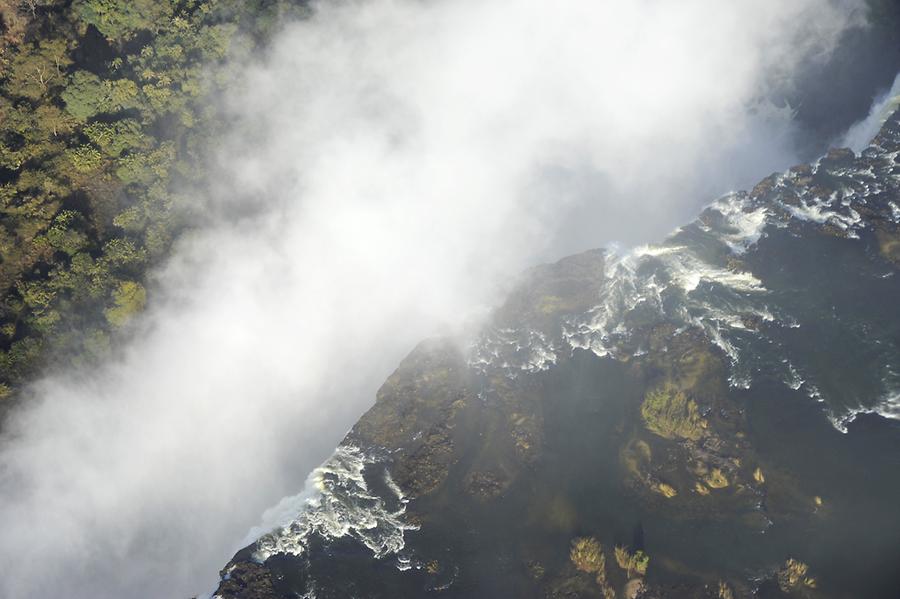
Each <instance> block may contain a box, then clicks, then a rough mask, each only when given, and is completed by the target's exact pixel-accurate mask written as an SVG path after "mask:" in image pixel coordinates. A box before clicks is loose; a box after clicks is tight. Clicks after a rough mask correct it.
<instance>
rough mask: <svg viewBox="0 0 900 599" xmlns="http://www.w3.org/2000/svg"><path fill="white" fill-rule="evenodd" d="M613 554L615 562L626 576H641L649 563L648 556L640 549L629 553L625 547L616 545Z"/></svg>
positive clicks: (645, 571)
mask: <svg viewBox="0 0 900 599" xmlns="http://www.w3.org/2000/svg"><path fill="white" fill-rule="evenodd" d="M615 554H616V563H617V564H619V567H620V568H622V569H623V570H625V574H626V575H627V576H628V577H631V575H632V574H640V575H641V576H643V575H645V574H646V573H647V567H648V566H649V565H650V556H649V555H647V554H646V553H644V552H643V551H641V550H640V549H638V550H637V551H635V552H634V553H631V552H630V551H628V549H626V548H625V547H620V546H617V547H616V551H615Z"/></svg>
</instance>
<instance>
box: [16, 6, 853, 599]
mask: <svg viewBox="0 0 900 599" xmlns="http://www.w3.org/2000/svg"><path fill="white" fill-rule="evenodd" d="M858 22H859V10H858V7H857V5H856V4H855V3H834V2H827V1H825V0H796V1H792V2H784V1H783V0H777V1H776V0H753V1H746V2H721V1H717V0H686V1H684V2H679V3H671V2H663V1H660V0H637V1H633V2H617V3H612V2H595V1H590V2H589V1H572V2H566V3H556V4H551V3H547V2H537V1H529V0H507V1H500V0H478V1H474V0H456V1H454V2H449V1H443V0H435V1H432V2H415V1H412V0H394V1H390V0H371V1H367V2H335V3H327V4H322V5H320V6H318V7H317V8H316V9H315V14H314V16H313V17H312V18H310V19H309V20H308V21H304V22H300V23H293V24H288V25H286V26H285V28H284V31H283V32H282V33H281V34H280V35H279V36H278V38H277V39H275V40H273V41H272V45H271V48H270V49H269V50H268V51H267V53H266V55H265V56H261V57H257V58H256V59H255V60H254V62H252V63H251V64H248V65H246V66H245V71H244V74H245V76H244V78H243V85H242V86H241V88H240V89H236V90H234V92H233V93H232V94H231V95H230V96H229V97H227V98H223V99H222V101H223V102H225V103H226V105H227V106H228V107H229V109H230V111H231V113H232V116H233V119H234V123H233V129H232V134H231V135H229V137H228V139H226V140H225V141H224V142H223V144H222V147H221V148H220V151H219V152H218V153H217V154H216V155H215V156H211V157H210V162H211V163H212V164H213V167H212V169H213V172H214V176H213V177H211V181H210V184H209V194H208V196H206V197H201V196H197V198H196V202H197V203H198V204H201V203H202V208H203V209H202V210H201V212H203V213H205V214H206V217H205V219H204V222H203V225H202V227H201V229H200V230H199V231H198V232H197V233H196V234H193V235H192V236H191V237H190V238H187V239H185V240H183V242H182V243H181V244H180V245H179V247H178V248H177V250H176V252H175V255H174V256H173V258H172V260H171V261H170V263H169V264H167V265H165V266H164V267H163V268H162V269H161V271H160V272H159V273H158V274H157V279H156V285H155V288H154V290H153V293H152V298H151V309H150V311H149V312H148V313H147V314H146V315H145V316H144V318H143V319H142V321H141V322H140V323H138V325H137V327H138V330H137V331H136V332H135V338H134V340H133V341H132V342H130V343H129V344H128V345H127V346H126V347H125V348H124V350H123V351H122V353H121V355H120V356H119V357H118V358H117V360H116V361H114V362H112V363H109V364H107V365H105V366H104V367H103V368H102V369H100V370H98V371H96V372H89V373H85V372H82V373H71V372H69V373H56V374H53V375H48V376H47V377H46V378H45V379H43V380H41V381H40V382H38V383H37V384H36V385H35V386H34V388H33V389H32V390H31V392H32V393H33V395H34V399H33V401H31V402H30V403H29V404H28V406H27V407H26V408H25V409H23V410H20V411H18V412H17V413H16V414H15V415H14V417H13V419H12V420H11V421H10V422H9V424H8V428H7V430H6V431H5V432H4V437H3V439H4V441H3V448H2V454H0V476H2V479H0V529H2V530H3V534H2V535H0V563H2V564H4V568H3V570H4V572H3V575H2V576H0V596H3V597H9V598H11V599H16V598H19V597H49V596H56V595H58V594H65V595H66V596H70V597H92V598H95V597H101V598H102V597H122V596H127V597H137V598H140V597H154V598H155V597H164V596H166V597H168V596H171V597H179V596H180V597H187V596H191V595H193V594H196V593H199V592H203V591H206V590H208V589H209V588H210V587H211V586H212V585H214V581H215V578H216V572H217V569H218V568H219V567H220V566H222V565H223V564H224V563H225V562H226V561H227V560H228V558H229V557H230V555H231V553H232V552H233V551H234V550H235V549H237V548H238V546H237V544H238V543H239V542H240V541H241V540H242V539H243V537H244V535H245V533H246V532H247V530H249V529H250V527H251V526H253V525H255V524H257V522H258V519H259V517H260V514H261V513H262V512H263V510H264V509H265V508H266V507H268V506H271V505H273V504H275V503H276V502H277V501H278V499H279V498H280V497H282V496H284V495H288V494H294V493H296V492H297V491H298V490H299V489H300V487H301V486H302V484H303V480H304V479H305V477H306V475H307V473H308V472H309V470H311V469H312V468H313V467H314V466H315V465H316V464H318V463H319V462H320V461H322V460H323V459H324V458H325V457H326V456H327V455H328V453H330V451H331V449H332V448H333V447H334V445H335V444H336V443H337V442H338V441H339V439H340V437H341V436H342V434H343V433H344V432H345V431H346V430H347V429H348V428H349V426H350V425H352V423H353V422H354V420H355V419H356V418H357V417H358V415H359V414H360V413H361V412H362V411H363V410H364V409H365V408H366V406H368V405H369V404H370V403H371V402H372V401H373V398H374V392H375V390H376V388H377V385H378V384H379V383H380V381H381V380H383V378H384V377H385V376H386V375H387V374H388V373H389V372H390V370H391V368H393V367H394V366H395V365H396V363H397V362H398V361H399V359H400V358H401V357H402V356H403V355H404V354H405V353H406V352H407V351H409V349H411V347H412V346H413V345H414V344H415V343H416V342H417V341H418V340H420V339H421V338H423V337H425V336H428V335H433V334H440V333H443V332H446V331H448V330H449V331H453V330H456V329H458V328H459V327H460V326H461V325H463V324H464V323H465V321H466V320H467V319H470V318H473V317H477V314H478V312H477V309H478V307H479V306H483V305H486V304H488V303H490V302H491V301H492V300H493V299H494V298H496V297H497V294H498V293H500V292H501V291H502V288H503V282H504V281H505V280H507V278H508V277H509V276H511V275H514V274H515V272H516V271H518V270H519V269H521V268H523V267H525V266H528V265H530V264H533V263H534V262H535V261H538V260H546V259H551V258H555V257H559V256H561V255H563V254H565V253H569V252H572V251H577V250H580V249H587V248H589V247H596V246H601V245H604V244H608V243H610V242H621V243H625V244H632V243H637V242H642V241H650V240H652V239H655V238H658V237H659V236H660V235H662V234H663V233H665V232H666V231H668V230H670V229H671V228H672V227H674V226H675V225H677V224H679V223H680V222H682V221H684V220H686V219H689V218H690V217H691V216H692V214H693V212H694V211H695V210H696V209H697V208H698V207H699V206H700V205H701V204H703V203H705V202H707V201H709V200H711V199H712V198H713V197H714V196H715V195H717V194H719V193H722V192H725V191H727V190H728V189H730V188H733V187H738V186H745V185H748V184H751V183H753V182H754V181H755V180H756V179H758V178H760V177H761V176H764V175H766V174H768V173H769V172H770V171H773V170H780V169H783V168H785V167H787V166H789V165H790V164H792V163H793V162H794V149H793V145H792V139H793V137H792V135H793V128H792V127H793V125H792V121H791V111H790V109H789V107H776V106H774V105H772V104H771V102H769V98H770V97H775V96H777V95H779V93H780V92H781V91H782V90H783V87H784V86H785V85H789V84H790V81H791V79H792V76H793V75H794V74H795V72H796V69H797V68H799V65H802V64H804V63H807V62H808V61H810V60H825V59H827V55H828V53H829V51H830V49H831V48H833V46H834V44H835V43H836V42H837V40H838V39H839V36H840V34H841V32H842V31H843V30H845V29H846V28H847V27H849V26H854V25H856V24H858Z"/></svg>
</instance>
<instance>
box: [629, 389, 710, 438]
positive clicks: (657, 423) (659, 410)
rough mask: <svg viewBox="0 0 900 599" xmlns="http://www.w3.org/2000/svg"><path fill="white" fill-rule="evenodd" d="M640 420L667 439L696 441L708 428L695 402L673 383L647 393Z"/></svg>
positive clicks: (649, 428)
mask: <svg viewBox="0 0 900 599" xmlns="http://www.w3.org/2000/svg"><path fill="white" fill-rule="evenodd" d="M641 416H642V417H643V419H644V424H645V426H646V427H647V429H648V430H649V431H651V432H653V433H656V434H657V435H659V436H660V437H663V438H664V439H690V440H692V441H696V440H698V439H700V437H702V436H703V432H704V430H705V428H706V421H705V420H704V419H703V418H701V417H700V413H699V411H698V409H697V404H696V402H694V401H693V400H692V399H688V397H687V395H685V393H684V392H683V391H680V390H679V389H678V388H676V387H675V386H674V385H673V384H671V383H666V384H665V385H663V386H661V387H658V388H656V389H653V390H651V391H648V392H647V394H646V395H645V396H644V402H643V404H641Z"/></svg>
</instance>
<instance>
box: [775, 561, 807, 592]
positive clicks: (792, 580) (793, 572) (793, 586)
mask: <svg viewBox="0 0 900 599" xmlns="http://www.w3.org/2000/svg"><path fill="white" fill-rule="evenodd" d="M808 572H809V566H807V565H806V564H804V563H803V562H799V561H797V560H795V559H793V558H791V559H789V560H787V561H786V562H785V564H784V566H783V567H782V568H781V569H780V570H779V571H778V572H777V574H776V576H775V578H776V580H777V581H778V586H779V587H780V588H781V590H782V591H784V592H785V593H789V592H791V591H794V590H798V589H802V588H809V589H814V588H816V579H815V578H811V577H809V576H807V573H808Z"/></svg>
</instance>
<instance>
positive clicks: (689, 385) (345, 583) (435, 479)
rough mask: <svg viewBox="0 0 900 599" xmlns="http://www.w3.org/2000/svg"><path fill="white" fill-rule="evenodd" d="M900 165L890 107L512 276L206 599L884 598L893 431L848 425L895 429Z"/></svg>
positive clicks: (356, 432)
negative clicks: (667, 232) (607, 240)
mask: <svg viewBox="0 0 900 599" xmlns="http://www.w3.org/2000/svg"><path fill="white" fill-rule="evenodd" d="M898 156H900V117H898V115H895V116H893V117H892V118H891V119H890V120H889V121H888V122H887V123H886V125H885V128H884V129H883V131H882V132H881V134H880V135H879V136H878V137H877V138H876V140H875V141H874V143H873V145H872V147H870V148H869V149H867V150H866V151H865V152H863V153H862V155H859V156H857V155H854V154H853V153H852V152H850V151H848V150H835V151H832V152H830V153H829V154H828V155H827V156H826V157H824V158H823V159H822V160H820V161H819V162H818V163H816V164H814V165H805V166H798V167H795V168H793V169H791V170H789V171H788V172H786V173H783V174H779V175H773V176H771V177H769V178H767V179H765V180H764V181H762V182H761V183H760V184H758V185H757V186H756V187H755V188H754V189H753V190H752V191H750V192H747V193H744V192H740V193H734V194H730V195H728V196H726V197H724V198H722V199H720V200H719V201H717V202H715V203H714V204H712V205H711V206H710V207H709V208H708V209H707V210H705V211H704V212H703V213H702V214H701V216H700V217H699V218H698V220H696V221H695V222H694V223H691V224H690V225H687V226H685V227H683V228H682V229H680V230H679V231H677V232H675V233H674V234H673V235H672V236H671V237H670V238H668V239H667V240H665V241H664V242H663V243H661V244H659V245H656V246H648V247H644V248H638V249H636V250H634V251H632V252H629V253H627V254H623V255H616V254H613V253H610V252H605V251H600V250H597V251H592V252H586V253H584V254H580V255H578V256H573V257H570V258H566V259H564V260H561V261H560V262H558V263H556V264H552V265H545V266H541V267H538V268H535V269H532V270H531V271H529V272H528V273H526V274H525V275H523V277H522V279H521V281H520V283H519V284H518V286H517V287H516V288H515V289H514V290H513V291H512V293H511V294H510V296H509V298H508V300H507V301H506V302H505V303H504V305H502V306H501V307H499V308H498V309H497V310H496V312H495V314H494V316H493V317H492V318H491V319H490V321H489V322H487V323H486V324H485V326H484V328H483V330H482V331H481V333H480V334H479V335H478V336H477V337H476V338H475V339H474V340H467V341H463V342H460V341H456V340H441V339H437V340H429V341H426V342H424V343H422V344H421V345H419V346H418V347H417V348H416V349H415V350H414V351H413V352H412V353H411V354H410V355H409V356H408V357H407V358H406V359H405V360H404V361H403V362H402V363H401V364H400V366H399V367H398V368H397V370H396V371H395V372H394V373H393V374H392V375H391V376H390V377H389V378H388V380H387V381H386V382H385V384H384V385H383V386H382V388H381V389H380V390H379V391H378V395H377V399H376V402H375V404H374V406H373V407H372V408H371V409H370V410H369V411H368V412H367V413H366V414H365V415H364V416H363V417H362V418H360V420H359V422H358V423H357V424H356V425H355V426H354V427H353V429H352V430H351V432H350V433H349V434H348V435H347V437H346V439H345V440H344V442H343V443H342V445H341V447H340V448H339V449H338V451H337V452H336V454H335V457H334V458H332V460H330V461H329V462H328V463H326V464H325V465H323V467H322V468H321V469H320V470H319V471H317V473H316V475H315V477H314V478H315V479H316V480H317V481H318V482H317V486H318V490H317V491H316V493H314V494H313V496H312V497H310V498H309V499H308V500H306V502H305V503H304V504H303V505H302V506H298V518H297V520H296V521H295V522H294V523H292V524H291V525H289V526H287V527H285V528H284V529H280V530H276V531H273V532H272V533H270V534H268V535H266V536H264V537H262V538H261V539H260V541H259V542H257V543H256V544H254V545H253V546H251V547H248V548H247V549H245V550H244V551H242V552H241V553H239V554H238V555H237V556H236V557H235V559H234V560H233V561H232V563H231V564H230V565H229V567H228V568H226V570H225V572H227V576H226V578H225V579H223V582H222V585H221V586H220V589H219V591H218V594H219V596H221V597H235V598H238V597H241V598H257V599H261V598H266V599H268V598H269V597H296V596H303V597H318V598H319V599H323V598H327V597H347V596H364V597H420V596H430V595H432V594H435V595H437V594H440V596H442V597H466V598H467V599H469V598H472V597H521V598H530V597H534V598H540V597H610V596H613V595H615V596H620V597H623V596H628V597H642V598H650V597H710V598H714V597H719V598H722V599H724V598H729V597H744V596H749V595H750V594H751V593H755V594H756V595H757V596H763V597H778V596H804V595H809V596H820V597H831V596H833V597H841V596H855V597H869V596H871V597H876V596H879V593H880V591H881V590H882V589H889V588H897V585H900V579H898V576H900V575H898V574H897V573H891V572H885V571H883V570H881V569H878V568H876V567H874V566H873V564H875V563H887V562H885V560H886V559H887V557H886V556H888V557H890V558H892V559H893V558H896V559H895V560H894V561H897V560H900V546H898V545H897V543H896V539H897V538H900V516H898V515H897V514H896V505H898V504H900V481H897V480H896V479H897V477H896V472H895V469H896V461H897V460H898V459H900V429H898V427H897V426H896V425H894V424H892V422H891V421H890V420H887V419H885V418H876V417H874V416H860V415H861V414H867V413H878V414H881V415H882V416H884V417H886V418H892V417H897V416H898V415H900V309H898V308H897V306H898V305H900V274H898V273H897V270H898V265H900V260H898V255H900V254H898V251H900V250H898V249H897V248H898V247H900V241H898V239H900V164H898ZM857 416H860V419H859V421H858V422H856V423H855V424H854V423H853V422H854V419H855V418H856V417H857ZM854 427H855V428H861V427H864V428H865V431H864V432H856V431H854V430H852V429H854ZM848 428H849V429H851V432H850V434H844V433H843V432H842V431H847V430H848ZM861 462H862V463H865V471H863V470H862V469H861V468H860V467H859V464H860V463H861ZM892 481H896V482H892ZM859 497H866V498H867V502H868V503H867V509H866V511H865V512H864V513H860V511H859V510H858V499H859ZM847 522H853V526H852V527H848V526H847ZM586 539H587V541H586ZM811 539H816V541H815V543H812V542H811ZM849 545H853V546H854V547H860V548H861V549H859V550H858V551H857V552H856V554H854V555H850V556H848V554H847V551H846V548H845V546H849ZM573 548H578V550H577V551H575V550H574V549H573ZM573 551H574V553H573ZM604 551H605V553H603V552H604ZM573 555H574V557H573ZM601 555H604V556H605V555H610V556H613V555H614V556H615V557H616V559H615V560H612V558H610V559H604V560H603V565H602V568H600V567H599V566H598V564H599V563H600V561H601V560H600V556H601ZM788 558H790V560H789V561H787V562H786V561H785V560H786V559H788ZM835 560H840V563H841V565H842V568H840V569H837V568H833V567H829V566H828V565H829V564H832V563H834V562H835ZM585 564H590V567H586V566H585ZM807 564H808V565H807ZM801 570H802V572H801ZM797 581H799V582H797ZM810 581H812V582H810ZM789 583H790V584H789ZM794 583H796V584H794Z"/></svg>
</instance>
